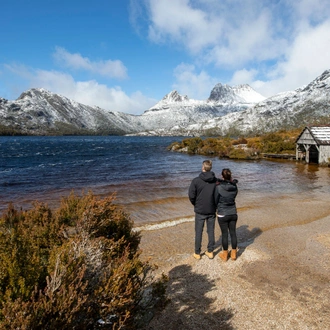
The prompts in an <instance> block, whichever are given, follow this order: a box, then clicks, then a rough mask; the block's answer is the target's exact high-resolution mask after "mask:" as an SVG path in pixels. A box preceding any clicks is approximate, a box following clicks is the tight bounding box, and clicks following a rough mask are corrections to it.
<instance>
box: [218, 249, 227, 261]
mask: <svg viewBox="0 0 330 330" xmlns="http://www.w3.org/2000/svg"><path fill="white" fill-rule="evenodd" d="M219 257H220V259H222V260H223V261H227V260H228V250H222V251H221V252H220V253H219Z"/></svg>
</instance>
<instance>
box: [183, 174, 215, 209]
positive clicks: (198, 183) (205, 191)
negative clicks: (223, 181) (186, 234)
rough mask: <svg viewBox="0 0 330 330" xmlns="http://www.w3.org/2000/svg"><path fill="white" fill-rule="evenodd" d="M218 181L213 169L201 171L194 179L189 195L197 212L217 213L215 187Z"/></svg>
mask: <svg viewBox="0 0 330 330" xmlns="http://www.w3.org/2000/svg"><path fill="white" fill-rule="evenodd" d="M216 181H217V179H216V177H215V174H214V172H212V171H209V172H201V173H200V175H199V176H198V177H197V178H195V179H193V180H192V182H191V184H190V187H189V191H188V196H189V200H190V202H191V204H192V205H194V211H195V213H199V214H214V213H215V210H216V204H215V202H214V188H215V184H216Z"/></svg>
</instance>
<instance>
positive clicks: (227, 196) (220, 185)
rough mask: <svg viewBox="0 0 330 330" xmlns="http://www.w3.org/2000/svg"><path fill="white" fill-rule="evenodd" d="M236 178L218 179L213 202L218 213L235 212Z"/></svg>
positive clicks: (228, 213)
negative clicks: (228, 179) (230, 179)
mask: <svg viewBox="0 0 330 330" xmlns="http://www.w3.org/2000/svg"><path fill="white" fill-rule="evenodd" d="M237 182H238V181H237V180H233V181H227V180H219V181H218V182H217V186H216V188H215V191H214V202H215V204H216V205H217V211H218V215H232V214H236V213H237V209H236V202H235V199H236V196H237V192H238V190H237V185H236V184H237Z"/></svg>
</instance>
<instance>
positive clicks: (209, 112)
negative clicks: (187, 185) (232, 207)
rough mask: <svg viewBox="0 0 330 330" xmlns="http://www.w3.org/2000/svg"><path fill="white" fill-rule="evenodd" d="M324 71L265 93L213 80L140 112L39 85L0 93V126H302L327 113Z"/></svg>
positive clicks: (217, 130) (242, 129)
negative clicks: (199, 94)
mask: <svg viewBox="0 0 330 330" xmlns="http://www.w3.org/2000/svg"><path fill="white" fill-rule="evenodd" d="M329 104H330V70H326V71H324V72H323V73H322V74H321V75H320V76H318V77H316V78H315V79H314V80H313V81H311V82H310V83H309V84H308V85H306V86H303V87H300V88H298V89H296V90H294V91H288V92H283V93H279V94H276V95H274V96H271V97H269V98H265V97H263V96H262V95H260V94H259V93H257V92H256V91H255V90H253V88H251V87H250V86H249V85H247V84H242V85H237V86H229V85H226V84H225V85H223V84H221V83H218V84H216V85H215V86H214V88H213V89H212V90H211V92H210V96H209V98H208V99H206V100H193V99H189V98H188V96H187V95H180V94H179V93H178V92H177V91H176V90H173V91H171V92H170V93H168V94H166V95H165V96H164V97H163V99H161V100H160V101H159V102H157V103H156V104H155V105H154V106H152V107H151V108H149V109H147V110H146V111H144V113H143V114H141V115H131V114H126V113H123V112H117V111H111V110H105V109H102V108H99V107H96V106H88V105H84V104H81V103H79V102H76V101H74V100H71V99H69V98H67V97H65V96H61V95H59V94H55V93H52V92H50V91H47V90H46V89H43V88H32V89H29V90H27V91H25V92H23V93H21V95H20V96H19V97H18V98H17V99H16V100H15V101H8V100H6V99H4V98H1V97H0V119H1V124H0V129H1V128H8V129H15V130H17V131H20V132H22V133H24V134H28V135H45V134H62V133H66V134H70V133H76V134H79V131H82V132H84V133H86V134H109V135H161V136H164V135H178V136H197V135H209V134H211V133H212V134H218V135H226V134H231V133H234V132H235V134H249V133H251V132H259V131H266V132H267V131H272V130H276V129H281V128H285V127H294V126H297V125H300V126H301V125H303V124H305V123H307V122H308V121H310V120H317V119H318V118H323V117H325V118H327V117H329V116H330V110H329V109H330V106H329Z"/></svg>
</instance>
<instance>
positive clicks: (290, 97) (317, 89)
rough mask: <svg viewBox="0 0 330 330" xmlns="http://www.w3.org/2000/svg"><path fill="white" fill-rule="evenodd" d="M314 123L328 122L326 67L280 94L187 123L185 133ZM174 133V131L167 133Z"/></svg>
mask: <svg viewBox="0 0 330 330" xmlns="http://www.w3.org/2000/svg"><path fill="white" fill-rule="evenodd" d="M314 122H320V123H322V124H329V123H330V70H327V71H325V72H323V73H322V74H321V75H320V76H319V77H317V78H316V79H315V80H313V81H312V82H311V83H310V84H308V85H307V86H304V87H301V88H298V89H296V90H294V91H291V92H285V93H280V94H277V95H274V96H272V97H270V98H268V99H265V100H263V101H261V102H258V103H257V104H255V105H254V106H252V107H249V108H248V109H246V110H243V111H241V112H236V113H230V114H228V115H226V116H223V117H218V118H214V119H210V120H209V121H208V122H206V123H199V124H195V125H190V126H189V127H187V128H186V134H187V135H203V134H205V132H210V131H212V132H214V134H219V135H224V134H228V133H229V134H234V133H237V134H249V133H253V134H256V133H258V132H260V133H261V132H272V131H276V130H279V129H282V128H284V129H287V128H295V127H301V126H304V125H309V124H311V123H314ZM171 134H173V135H176V134H177V133H175V132H173V131H172V132H171Z"/></svg>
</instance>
